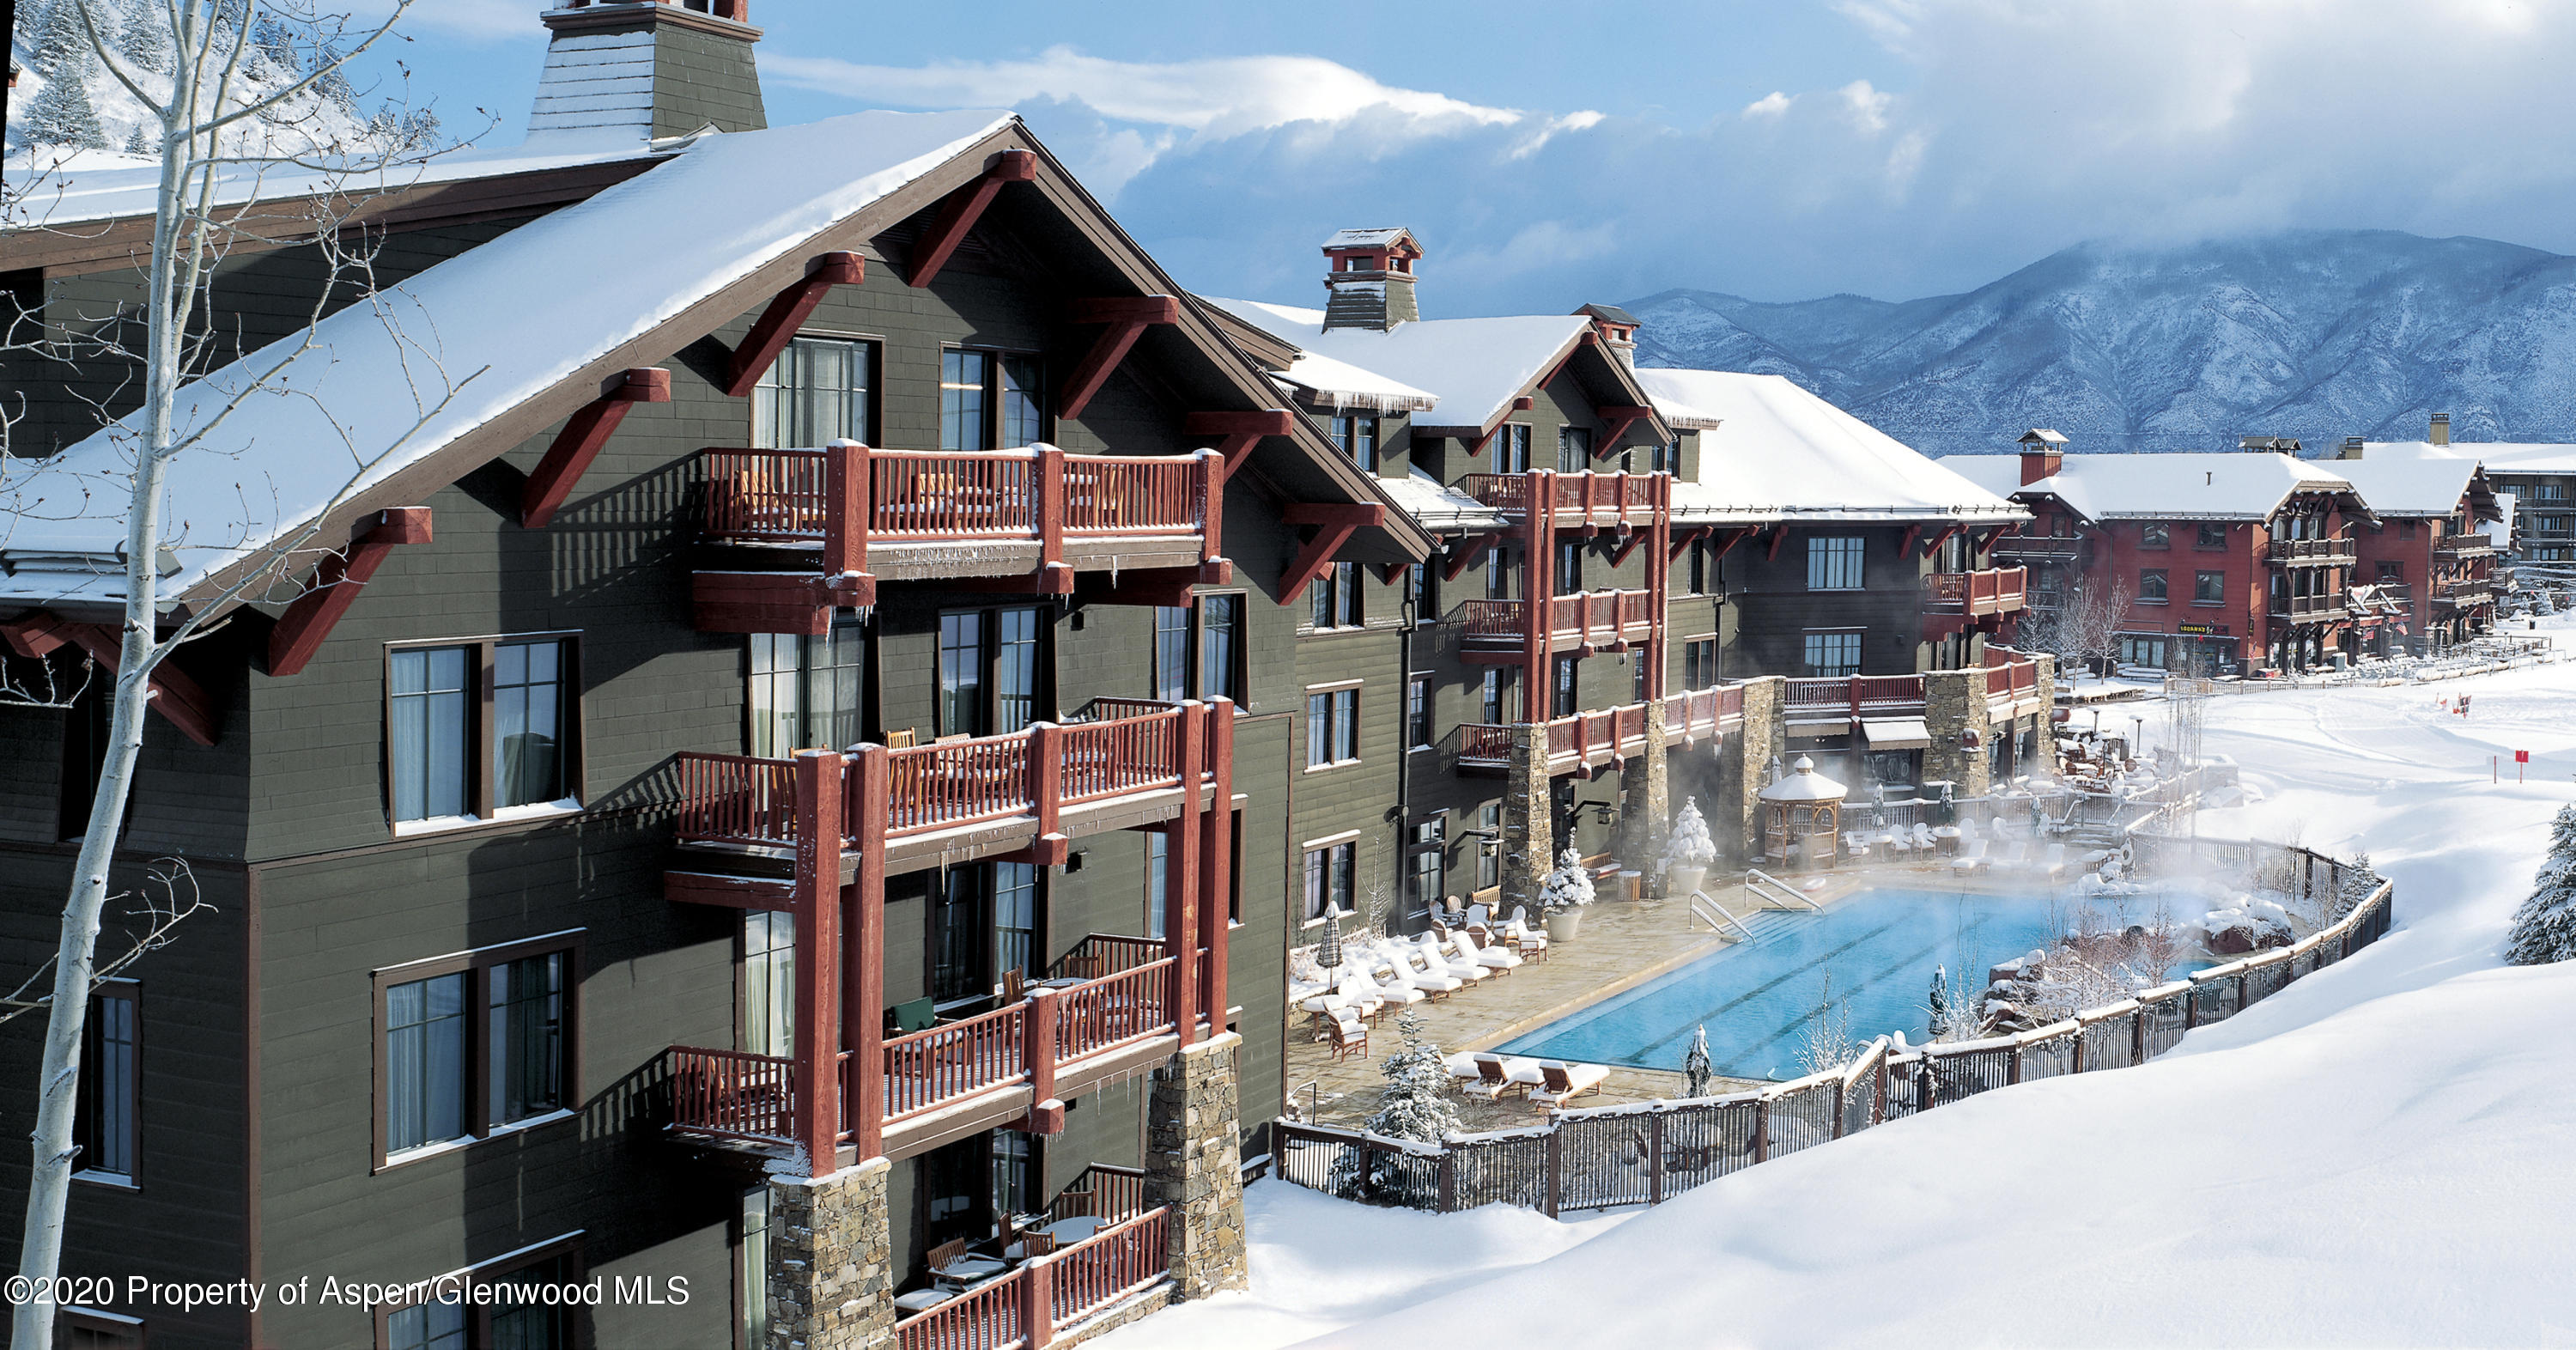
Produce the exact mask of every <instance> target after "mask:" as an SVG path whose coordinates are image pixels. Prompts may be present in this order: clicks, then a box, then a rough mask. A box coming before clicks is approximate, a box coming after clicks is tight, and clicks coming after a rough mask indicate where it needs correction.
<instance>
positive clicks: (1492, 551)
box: [1485, 546, 1512, 600]
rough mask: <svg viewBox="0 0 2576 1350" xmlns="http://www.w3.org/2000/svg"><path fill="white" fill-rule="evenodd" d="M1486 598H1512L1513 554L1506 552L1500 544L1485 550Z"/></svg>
mask: <svg viewBox="0 0 2576 1350" xmlns="http://www.w3.org/2000/svg"><path fill="white" fill-rule="evenodd" d="M1485 598H1486V599H1488V600H1509V599H1511V598H1512V560H1511V555H1510V554H1509V553H1506V552H1504V551H1503V549H1502V548H1501V547H1500V546H1497V547H1494V548H1489V549H1486V550H1485Z"/></svg>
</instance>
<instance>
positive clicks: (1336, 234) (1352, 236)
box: [1324, 225, 1413, 248]
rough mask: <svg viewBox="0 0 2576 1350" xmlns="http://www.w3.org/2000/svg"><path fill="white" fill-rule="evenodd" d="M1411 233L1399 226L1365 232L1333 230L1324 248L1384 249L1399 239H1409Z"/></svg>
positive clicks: (1383, 227) (1381, 227) (1366, 230)
mask: <svg viewBox="0 0 2576 1350" xmlns="http://www.w3.org/2000/svg"><path fill="white" fill-rule="evenodd" d="M1412 237H1413V236H1412V233H1411V232H1410V231H1408V230H1406V229H1405V228H1404V227H1403V226H1401V225H1386V226H1380V227H1377V228H1375V229H1365V230H1335V231H1333V237H1332V238H1330V239H1327V240H1325V241H1324V247H1326V248H1385V247H1386V246H1388V245H1390V244H1392V243H1394V242H1395V241H1396V240H1399V239H1410V238H1412Z"/></svg>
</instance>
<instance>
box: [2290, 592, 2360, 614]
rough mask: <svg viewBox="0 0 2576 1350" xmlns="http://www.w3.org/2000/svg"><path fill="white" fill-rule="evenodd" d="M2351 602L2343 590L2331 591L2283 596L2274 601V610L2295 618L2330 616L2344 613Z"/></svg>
mask: <svg viewBox="0 0 2576 1350" xmlns="http://www.w3.org/2000/svg"><path fill="white" fill-rule="evenodd" d="M2350 604H2351V602H2350V601H2349V600H2348V599H2347V598H2346V597H2345V595H2344V593H2343V592H2341V591H2329V592H2327V593H2325V594H2322V595H2291V596H2283V597H2281V598H2280V599H2277V600H2275V601H2273V602H2272V612H2273V613H2275V614H2280V615H2286V616H2288V617H2290V618H2293V619H2307V618H2328V617H2332V616H2335V615H2340V614H2342V613H2344V612H2345V610H2346V609H2348V608H2349V607H2350Z"/></svg>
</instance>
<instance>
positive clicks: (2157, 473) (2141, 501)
mask: <svg viewBox="0 0 2576 1350" xmlns="http://www.w3.org/2000/svg"><path fill="white" fill-rule="evenodd" d="M1940 464H1941V467H1943V468H1946V469H1950V470H1953V471H1955V472H1957V473H1958V474H1959V475H1960V476H1961V477H1964V478H1967V479H1970V480H1971V481H1974V482H1977V483H1979V484H1982V485H1984V486H1985V487H1987V488H1988V489H1990V490H1992V491H1995V492H1999V493H2006V494H2010V495H2012V496H2015V497H2020V498H2024V499H2030V498H2037V497H2042V496H2050V497H2055V498H2056V499H2057V500H2059V501H2061V502H2064V503H2065V504H2066V506H2067V509H2069V510H2071V511H2074V512H2075V513H2076V514H2078V515H2081V516H2083V517H2085V518H2086V519H2089V520H2267V519H2270V518H2271V515H2272V513H2273V512H2275V511H2278V510H2279V509H2280V508H2281V503H2283V502H2285V501H2288V500H2289V499H2290V498H2291V497H2292V496H2294V495H2296V494H2298V493H2302V492H2332V493H2340V494H2347V495H2357V494H2354V489H2353V485H2352V483H2351V482H2350V481H2349V480H2347V479H2345V478H2344V477H2343V476H2342V475H2341V474H2338V473H2336V472H2334V471H2332V470H2331V469H2328V468H2326V467H2324V466H2323V465H2320V464H2319V463H2317V462H2316V461H2314V460H2306V459H2297V458H2294V457H2292V456H2289V455H2282V454H2274V453H2272V452H2269V451H2261V450H2238V451H2233V452H2229V451H2207V452H2198V453H2183V454H2160V455H2068V456H2067V457H2066V459H2065V461H2064V463H2063V464H2062V465H2061V466H2060V467H2059V469H2058V471H2057V472H2056V473H2055V474H2053V475H2051V476H2049V477H2047V478H2043V479H2040V480H2039V481H2038V482H2035V483H2031V484H2029V485H2027V486H2024V485H2023V484H2022V481H2021V457H2020V456H2019V455H1945V456H1943V457H1942V458H1941V460H1940Z"/></svg>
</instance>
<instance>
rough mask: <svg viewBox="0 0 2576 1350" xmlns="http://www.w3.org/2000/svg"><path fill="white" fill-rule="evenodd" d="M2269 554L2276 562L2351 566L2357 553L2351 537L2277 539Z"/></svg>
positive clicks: (2273, 542)
mask: <svg viewBox="0 0 2576 1350" xmlns="http://www.w3.org/2000/svg"><path fill="white" fill-rule="evenodd" d="M2269 556H2270V558H2271V559H2272V561H2274V562H2276V563H2303V564H2340V565H2343V566H2347V567H2349V566H2351V565H2352V563H2353V561H2354V559H2355V555H2354V553H2353V543H2352V541H2351V540H2349V539H2275V540H2273V541H2272V544H2271V548H2270V551H2269Z"/></svg>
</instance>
